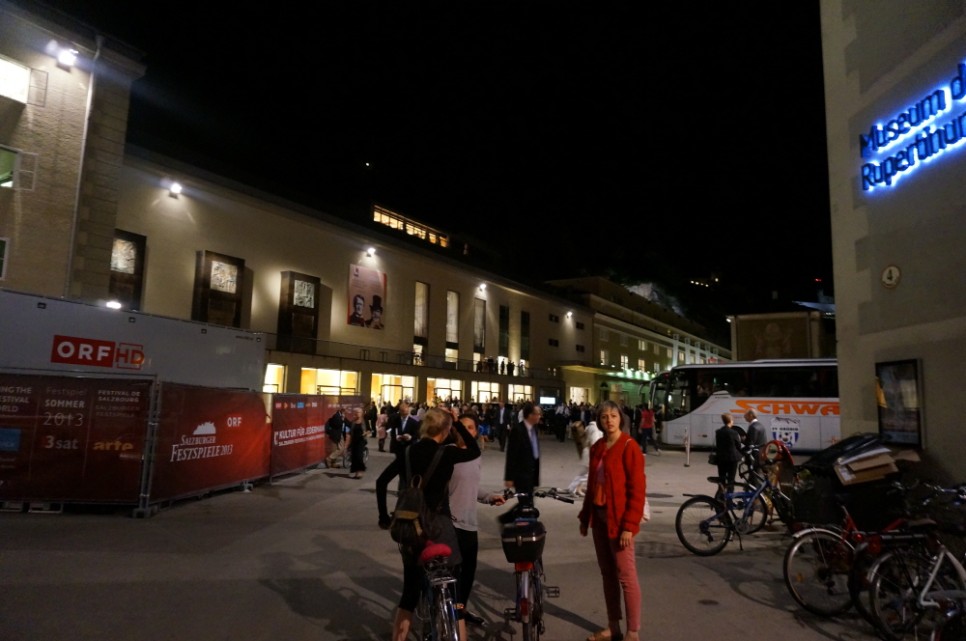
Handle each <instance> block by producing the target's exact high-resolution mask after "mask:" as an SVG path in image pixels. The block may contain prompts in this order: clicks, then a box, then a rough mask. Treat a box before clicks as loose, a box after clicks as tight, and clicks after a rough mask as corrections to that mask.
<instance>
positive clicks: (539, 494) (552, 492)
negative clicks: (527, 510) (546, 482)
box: [503, 487, 574, 504]
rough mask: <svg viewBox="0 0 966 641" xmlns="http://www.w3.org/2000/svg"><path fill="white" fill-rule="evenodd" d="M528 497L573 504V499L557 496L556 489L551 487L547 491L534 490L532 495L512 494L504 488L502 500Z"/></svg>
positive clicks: (523, 493) (510, 490) (511, 491)
mask: <svg viewBox="0 0 966 641" xmlns="http://www.w3.org/2000/svg"><path fill="white" fill-rule="evenodd" d="M529 496H533V497H534V498H539V499H556V500H558V501H562V502H564V503H570V504H573V503H574V498H573V497H571V496H563V495H561V494H558V493H557V488H555V487H552V488H550V489H549V490H534V491H533V493H532V495H531V494H530V493H527V492H514V491H513V490H512V489H510V488H506V489H505V490H503V498H504V499H507V500H509V499H520V498H521V497H523V498H526V497H529Z"/></svg>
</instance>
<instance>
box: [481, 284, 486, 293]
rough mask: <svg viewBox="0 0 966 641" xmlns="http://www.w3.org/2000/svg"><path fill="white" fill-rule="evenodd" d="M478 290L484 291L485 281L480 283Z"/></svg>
mask: <svg viewBox="0 0 966 641" xmlns="http://www.w3.org/2000/svg"><path fill="white" fill-rule="evenodd" d="M480 291H481V292H485V291H486V283H480Z"/></svg>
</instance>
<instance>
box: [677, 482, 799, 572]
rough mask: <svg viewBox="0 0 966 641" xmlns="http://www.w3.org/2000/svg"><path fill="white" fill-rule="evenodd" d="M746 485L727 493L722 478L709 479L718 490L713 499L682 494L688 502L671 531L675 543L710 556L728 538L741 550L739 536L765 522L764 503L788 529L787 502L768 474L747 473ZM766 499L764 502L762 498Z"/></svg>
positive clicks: (789, 507)
mask: <svg viewBox="0 0 966 641" xmlns="http://www.w3.org/2000/svg"><path fill="white" fill-rule="evenodd" d="M747 473H748V478H749V480H750V481H751V483H750V484H749V485H746V486H744V487H743V488H742V489H741V490H738V491H735V492H727V491H725V490H726V488H725V487H724V485H723V479H721V478H720V477H717V476H709V477H708V481H709V482H711V483H715V484H716V485H717V486H718V489H717V491H716V493H715V496H708V495H705V494H685V496H690V497H691V498H689V499H688V500H686V501H685V502H684V503H682V504H681V507H679V508H678V513H677V516H676V517H675V519H674V529H675V531H676V532H677V535H678V540H679V541H681V543H682V545H684V547H686V548H687V549H688V550H689V551H690V552H692V553H693V554H697V555H698V556H712V555H714V554H717V553H719V552H721V550H723V549H724V548H725V546H726V545H728V542H729V541H731V540H732V538H737V539H738V545H739V547H740V548H741V549H744V547H743V546H742V543H741V536H742V535H744V534H751V533H753V532H757V531H758V530H760V529H761V528H762V527H764V525H765V523H766V522H767V519H768V512H769V507H768V503H770V504H771V506H772V507H773V508H774V509H775V511H776V512H777V513H778V515H779V518H780V519H781V520H782V522H783V523H785V525H786V526H787V527H788V528H789V529H791V528H792V527H793V524H794V516H793V512H792V503H791V499H790V498H789V497H788V496H786V495H785V494H783V493H782V491H781V488H780V487H778V486H777V485H775V484H774V483H772V480H771V475H769V474H767V473H760V472H758V471H755V470H749V471H748V472H747ZM764 497H768V503H766V502H765V498H764Z"/></svg>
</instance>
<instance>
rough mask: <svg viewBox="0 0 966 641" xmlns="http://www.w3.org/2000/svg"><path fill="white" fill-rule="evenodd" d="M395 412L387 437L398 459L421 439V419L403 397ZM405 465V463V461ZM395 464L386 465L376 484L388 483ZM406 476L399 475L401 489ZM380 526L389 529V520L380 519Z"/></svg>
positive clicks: (392, 415) (391, 417) (391, 418)
mask: <svg viewBox="0 0 966 641" xmlns="http://www.w3.org/2000/svg"><path fill="white" fill-rule="evenodd" d="M397 410H398V411H396V412H395V413H394V414H391V415H390V416H389V420H388V421H387V424H388V428H387V429H386V438H388V439H389V451H390V452H392V453H393V454H395V455H396V458H397V459H400V458H402V457H403V456H405V454H406V448H408V447H409V446H410V445H412V444H413V443H415V442H416V441H418V440H419V421H417V420H416V417H415V416H412V415H411V414H410V411H409V410H410V405H409V401H407V400H405V399H402V400H400V401H399V407H398V408H397ZM404 465H405V463H404ZM393 467H396V468H397V469H402V468H398V466H394V465H393V464H392V463H389V464H388V465H386V467H385V469H384V470H383V471H382V474H380V475H379V478H377V479H376V486H377V487H378V486H379V485H380V484H383V485H388V484H389V481H391V480H392V477H393V476H395V474H394V473H391V471H392V469H393ZM404 481H405V478H404V477H403V475H402V474H400V475H399V489H400V490H402V489H403V483H404ZM379 527H381V528H382V529H384V530H385V529H388V527H389V521H385V520H380V521H379Z"/></svg>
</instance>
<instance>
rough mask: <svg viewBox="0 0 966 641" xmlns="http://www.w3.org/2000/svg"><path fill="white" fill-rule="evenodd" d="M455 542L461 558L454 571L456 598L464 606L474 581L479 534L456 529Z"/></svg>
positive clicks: (468, 598)
mask: <svg viewBox="0 0 966 641" xmlns="http://www.w3.org/2000/svg"><path fill="white" fill-rule="evenodd" d="M456 540H457V541H458V542H459V546H460V554H461V555H462V556H463V561H462V562H461V563H460V565H459V566H458V567H457V570H456V596H457V599H458V602H459V603H462V604H463V605H466V604H467V603H468V602H469V600H470V593H471V592H472V591H473V582H474V581H475V580H476V557H477V556H478V555H479V551H480V539H479V533H477V532H474V531H470V530H461V529H459V528H456Z"/></svg>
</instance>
